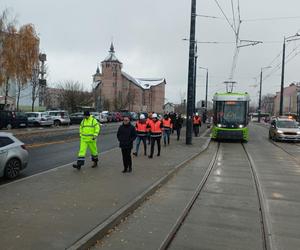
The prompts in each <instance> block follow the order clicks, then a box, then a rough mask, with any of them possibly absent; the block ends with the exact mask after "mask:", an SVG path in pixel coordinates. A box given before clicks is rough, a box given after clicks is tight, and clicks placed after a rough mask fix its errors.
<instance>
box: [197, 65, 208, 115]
mask: <svg viewBox="0 0 300 250" xmlns="http://www.w3.org/2000/svg"><path fill="white" fill-rule="evenodd" d="M199 68H200V69H204V70H206V87H205V108H206V110H207V94H208V68H204V67H199Z"/></svg>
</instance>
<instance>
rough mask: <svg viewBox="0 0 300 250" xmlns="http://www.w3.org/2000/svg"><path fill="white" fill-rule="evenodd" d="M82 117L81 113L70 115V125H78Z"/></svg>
mask: <svg viewBox="0 0 300 250" xmlns="http://www.w3.org/2000/svg"><path fill="white" fill-rule="evenodd" d="M83 118H84V116H83V113H82V112H79V113H74V114H71V115H70V124H80V123H81V121H82V120H83Z"/></svg>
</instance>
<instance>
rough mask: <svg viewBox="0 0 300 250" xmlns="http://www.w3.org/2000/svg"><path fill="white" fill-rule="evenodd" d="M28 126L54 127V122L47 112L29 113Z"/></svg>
mask: <svg viewBox="0 0 300 250" xmlns="http://www.w3.org/2000/svg"><path fill="white" fill-rule="evenodd" d="M26 116H27V118H28V124H29V125H31V126H36V127H38V126H52V125H53V124H54V121H53V119H52V117H51V116H50V115H47V113H45V112H27V113H26Z"/></svg>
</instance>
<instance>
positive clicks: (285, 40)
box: [279, 33, 300, 115]
mask: <svg viewBox="0 0 300 250" xmlns="http://www.w3.org/2000/svg"><path fill="white" fill-rule="evenodd" d="M299 36H300V34H299V33H296V34H295V35H293V36H289V37H284V38H283V48H282V66H281V67H282V68H281V69H282V70H281V86H280V109H279V115H282V114H283V89H284V70H285V43H286V42H290V41H295V40H298V39H300V38H295V37H299Z"/></svg>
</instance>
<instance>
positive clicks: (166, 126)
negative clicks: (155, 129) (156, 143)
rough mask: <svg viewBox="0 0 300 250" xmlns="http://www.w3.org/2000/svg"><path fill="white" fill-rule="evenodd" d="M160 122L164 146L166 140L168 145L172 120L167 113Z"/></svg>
mask: <svg viewBox="0 0 300 250" xmlns="http://www.w3.org/2000/svg"><path fill="white" fill-rule="evenodd" d="M162 124H163V137H164V146H166V145H167V142H168V145H169V144H170V135H171V129H172V128H173V123H172V120H171V118H170V117H169V116H168V115H167V114H166V115H164V119H163V120H162Z"/></svg>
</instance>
